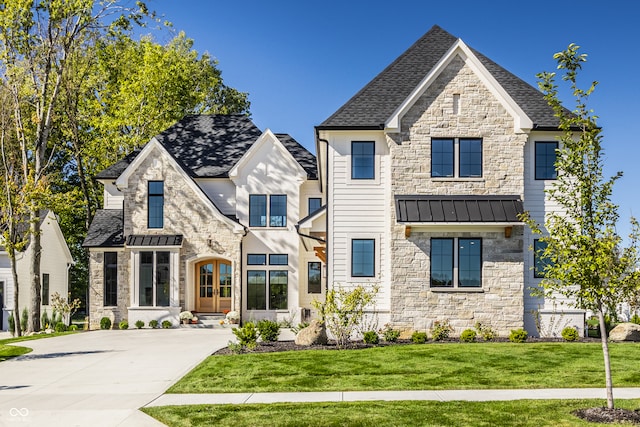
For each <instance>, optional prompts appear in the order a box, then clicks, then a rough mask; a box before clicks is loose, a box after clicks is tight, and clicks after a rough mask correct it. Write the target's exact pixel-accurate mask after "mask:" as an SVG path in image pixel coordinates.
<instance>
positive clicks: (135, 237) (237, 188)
mask: <svg viewBox="0 0 640 427" xmlns="http://www.w3.org/2000/svg"><path fill="white" fill-rule="evenodd" d="M316 170H317V168H316V162H315V157H314V156H313V155H312V154H311V153H309V152H308V151H307V150H306V149H305V148H303V147H302V146H301V145H300V144H298V143H297V142H296V141H295V140H294V139H293V138H291V137H290V136H289V135H286V134H274V133H272V132H271V131H269V130H266V131H264V132H261V131H260V130H259V129H258V128H257V127H256V126H255V125H254V124H253V122H252V121H251V120H250V119H249V118H248V117H246V116H242V115H200V116H187V117H185V118H184V119H182V120H181V121H180V122H178V123H177V124H175V125H174V126H172V127H170V128H169V129H167V130H166V131H164V132H162V133H161V134H159V135H157V136H156V137H154V138H152V139H151V141H150V142H149V143H147V144H146V145H145V146H144V148H142V149H141V150H140V151H136V152H133V153H131V154H130V155H128V156H127V157H125V158H124V159H123V160H121V161H120V162H117V163H116V164H114V165H113V166H111V167H109V168H108V169H106V170H104V171H102V172H101V173H100V174H98V176H97V179H98V180H99V181H100V182H101V183H102V184H103V185H104V209H102V210H99V211H98V212H97V213H96V216H95V219H94V221H93V223H92V224H91V227H90V229H89V231H88V235H87V238H86V240H85V242H84V246H85V247H87V248H89V252H90V271H91V278H90V292H89V305H90V307H89V311H90V322H91V326H92V327H93V328H96V327H97V326H98V324H99V322H100V319H101V318H102V317H104V316H106V317H109V318H111V319H112V321H114V322H119V321H120V320H122V319H128V320H129V322H130V323H131V322H135V321H136V320H143V321H144V322H148V321H149V320H152V319H156V320H158V321H163V320H170V321H172V322H173V323H174V324H177V323H178V314H179V312H180V311H182V310H190V311H194V312H199V313H222V312H225V311H229V310H235V311H238V312H242V314H243V317H244V318H253V319H260V318H264V317H270V318H285V317H293V318H295V319H299V316H300V310H299V307H300V306H301V305H302V304H303V303H305V302H307V301H309V300H312V299H313V297H314V296H320V297H321V295H322V290H323V287H322V286H320V282H319V281H320V275H321V268H320V265H321V260H320V259H319V258H318V257H317V256H316V255H315V250H314V247H317V246H319V243H318V242H316V241H319V242H323V239H322V236H321V235H319V234H315V231H313V230H312V228H313V225H314V224H313V221H312V220H310V219H306V222H307V223H308V224H307V225H304V224H299V222H300V220H301V219H305V217H308V216H309V214H313V213H314V212H315V211H316V210H318V209H320V207H321V206H322V203H323V202H322V194H321V192H320V187H319V183H318V180H317V176H316ZM302 226H304V228H303V227H302ZM303 231H304V232H306V233H307V234H304V236H302V235H301V234H302V233H303ZM307 241H308V242H307ZM313 242H316V244H315V245H314V244H313Z"/></svg>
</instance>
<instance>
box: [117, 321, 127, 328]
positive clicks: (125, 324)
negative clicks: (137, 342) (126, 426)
mask: <svg viewBox="0 0 640 427" xmlns="http://www.w3.org/2000/svg"><path fill="white" fill-rule="evenodd" d="M118 327H119V328H120V329H129V322H128V321H127V320H123V321H122V322H120V323H119V324H118Z"/></svg>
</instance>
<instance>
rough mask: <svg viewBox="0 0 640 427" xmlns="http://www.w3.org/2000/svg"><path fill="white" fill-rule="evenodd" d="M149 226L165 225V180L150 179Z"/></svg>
mask: <svg viewBox="0 0 640 427" xmlns="http://www.w3.org/2000/svg"><path fill="white" fill-rule="evenodd" d="M147 207H148V219H147V227H148V228H163V227H164V182H163V181H149V186H148V201H147Z"/></svg>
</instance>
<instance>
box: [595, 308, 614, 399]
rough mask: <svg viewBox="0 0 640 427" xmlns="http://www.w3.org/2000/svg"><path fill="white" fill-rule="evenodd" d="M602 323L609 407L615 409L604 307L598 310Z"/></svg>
mask: <svg viewBox="0 0 640 427" xmlns="http://www.w3.org/2000/svg"><path fill="white" fill-rule="evenodd" d="M598 320H599V321H600V339H601V341H602V354H603V356H604V376H605V382H606V387H607V407H608V408H609V409H613V381H612V380H611V360H610V358H609V342H608V341H607V338H608V335H607V325H605V324H604V312H603V311H602V305H601V306H600V309H599V310H598Z"/></svg>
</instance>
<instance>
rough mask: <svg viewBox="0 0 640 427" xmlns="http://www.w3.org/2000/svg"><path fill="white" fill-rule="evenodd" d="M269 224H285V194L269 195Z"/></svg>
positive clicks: (275, 225) (278, 225)
mask: <svg viewBox="0 0 640 427" xmlns="http://www.w3.org/2000/svg"><path fill="white" fill-rule="evenodd" d="M269 226H270V227H286V226H287V196H286V195H283V194H280V195H274V196H270V197H269Z"/></svg>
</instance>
